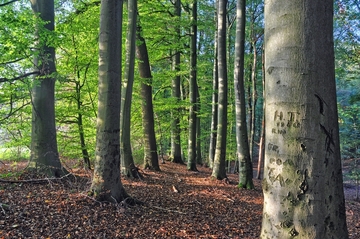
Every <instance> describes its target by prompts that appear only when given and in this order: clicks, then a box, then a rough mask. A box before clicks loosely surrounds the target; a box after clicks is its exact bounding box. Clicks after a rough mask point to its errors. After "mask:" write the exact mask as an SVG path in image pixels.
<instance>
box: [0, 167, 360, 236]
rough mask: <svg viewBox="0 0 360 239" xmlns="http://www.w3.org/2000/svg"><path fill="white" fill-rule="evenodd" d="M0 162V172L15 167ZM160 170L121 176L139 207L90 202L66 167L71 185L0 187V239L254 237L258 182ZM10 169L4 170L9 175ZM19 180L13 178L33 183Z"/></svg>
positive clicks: (357, 214) (353, 205)
mask: <svg viewBox="0 0 360 239" xmlns="http://www.w3.org/2000/svg"><path fill="white" fill-rule="evenodd" d="M7 163H8V162H6V163H1V162H0V173H1V174H2V175H4V173H6V172H8V171H9V170H10V171H11V172H12V173H13V172H14V170H16V169H17V170H21V169H22V168H23V167H21V164H16V165H15V166H14V164H11V165H10V163H9V164H7ZM160 166H161V170H162V171H161V172H152V171H141V172H142V173H143V176H144V179H142V180H141V179H127V178H122V182H123V184H124V187H125V189H126V191H127V192H128V194H129V195H131V196H132V197H133V198H136V199H138V200H141V201H142V202H144V205H142V206H139V205H138V206H133V207H132V206H129V205H126V203H125V204H124V203H123V204H122V205H120V204H119V205H114V204H110V203H104V202H97V201H95V200H94V199H92V198H91V197H88V196H87V189H88V188H89V186H90V183H91V173H90V172H87V171H85V170H83V169H79V168H73V169H72V170H71V171H72V173H73V174H75V175H77V177H76V178H73V179H72V180H61V181H56V180H48V181H46V182H44V181H39V182H38V183H36V181H33V182H23V183H3V182H0V238H141V239H142V238H194V239H195V238H259V234H260V227H261V217H262V203H263V197H262V191H261V182H260V180H254V184H255V189H254V190H244V189H238V188H237V183H238V176H237V175H235V174H228V177H229V181H230V182H227V181H224V180H223V181H218V180H212V179H211V178H210V174H211V171H210V169H209V168H206V167H201V166H198V170H199V171H198V172H190V171H187V170H186V166H185V165H178V164H174V163H170V162H166V163H165V164H161V165H160ZM10 171H9V172H10ZM33 177H34V175H29V174H26V173H25V174H24V173H23V174H19V175H17V179H21V180H29V179H31V180H33V179H34V178H33ZM354 187H355V186H354V185H348V184H346V187H344V189H345V194H346V215H347V223H348V229H349V236H350V238H351V239H357V238H360V202H358V201H355V200H354V198H353V196H354V194H353V190H354Z"/></svg>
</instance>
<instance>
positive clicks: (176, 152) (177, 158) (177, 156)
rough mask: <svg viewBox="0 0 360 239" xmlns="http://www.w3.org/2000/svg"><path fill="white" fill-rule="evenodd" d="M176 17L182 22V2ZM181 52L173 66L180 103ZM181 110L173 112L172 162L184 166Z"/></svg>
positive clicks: (174, 91) (176, 6)
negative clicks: (181, 142) (181, 140)
mask: <svg viewBox="0 0 360 239" xmlns="http://www.w3.org/2000/svg"><path fill="white" fill-rule="evenodd" d="M174 15H175V17H176V18H177V19H178V20H180V17H181V0H176V1H175V4H174ZM175 34H176V41H177V42H179V41H180V37H181V36H180V34H181V32H180V25H177V26H176V27H175ZM177 48H178V47H177ZM180 57H181V55H180V51H179V50H178V49H176V50H175V53H174V56H173V60H172V64H173V66H172V67H173V71H175V74H176V75H175V77H174V78H173V79H172V97H174V98H175V99H176V102H177V103H178V102H179V101H180V97H181V92H180V82H181V78H180V75H179V72H180V63H181V62H180V60H181V58H180ZM180 110H181V109H180V108H179V107H177V108H176V109H174V111H175V112H172V118H173V121H172V126H171V161H172V162H174V163H180V164H183V163H184V162H183V160H182V156H181V144H180V132H181V131H180Z"/></svg>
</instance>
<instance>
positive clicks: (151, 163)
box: [136, 22, 160, 171]
mask: <svg viewBox="0 0 360 239" xmlns="http://www.w3.org/2000/svg"><path fill="white" fill-rule="evenodd" d="M136 39H137V40H138V42H139V44H136V56H137V58H138V60H139V63H138V67H139V73H140V78H142V82H141V97H142V104H141V106H142V122H143V130H144V168H145V169H151V170H155V171H160V167H159V159H158V153H157V145H156V137H155V129H154V127H155V121H154V108H153V103H152V85H151V84H152V75H151V70H150V62H149V55H148V51H147V47H146V43H145V39H144V38H143V37H142V30H141V26H140V25H139V22H138V25H137V30H136Z"/></svg>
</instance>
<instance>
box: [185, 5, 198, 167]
mask: <svg viewBox="0 0 360 239" xmlns="http://www.w3.org/2000/svg"><path fill="white" fill-rule="evenodd" d="M191 18H192V26H191V44H190V52H191V53H190V54H191V55H190V80H189V98H190V108H189V147H188V163H187V168H188V170H191V171H197V168H196V122H197V115H196V114H197V91H196V88H197V82H196V80H197V79H196V73H197V69H196V67H197V66H196V64H197V53H196V50H197V48H196V41H197V0H193V4H192V13H191Z"/></svg>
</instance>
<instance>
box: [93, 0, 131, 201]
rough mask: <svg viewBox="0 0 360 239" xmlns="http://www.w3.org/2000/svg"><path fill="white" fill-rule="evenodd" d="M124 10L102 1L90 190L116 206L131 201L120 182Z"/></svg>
mask: <svg viewBox="0 0 360 239" xmlns="http://www.w3.org/2000/svg"><path fill="white" fill-rule="evenodd" d="M122 6H123V1H119V0H102V1H101V10H100V35H99V86H98V88H99V89H98V95H99V96H98V114H97V115H98V117H97V124H96V150H95V169H94V175H93V180H92V185H91V189H90V190H91V192H92V193H93V194H94V197H95V198H96V199H97V200H100V201H101V200H105V201H109V202H114V203H119V202H120V201H122V200H123V199H124V198H126V197H128V195H127V194H126V192H125V190H124V188H123V186H122V183H121V179H120V100H121V98H120V86H121V22H122Z"/></svg>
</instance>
